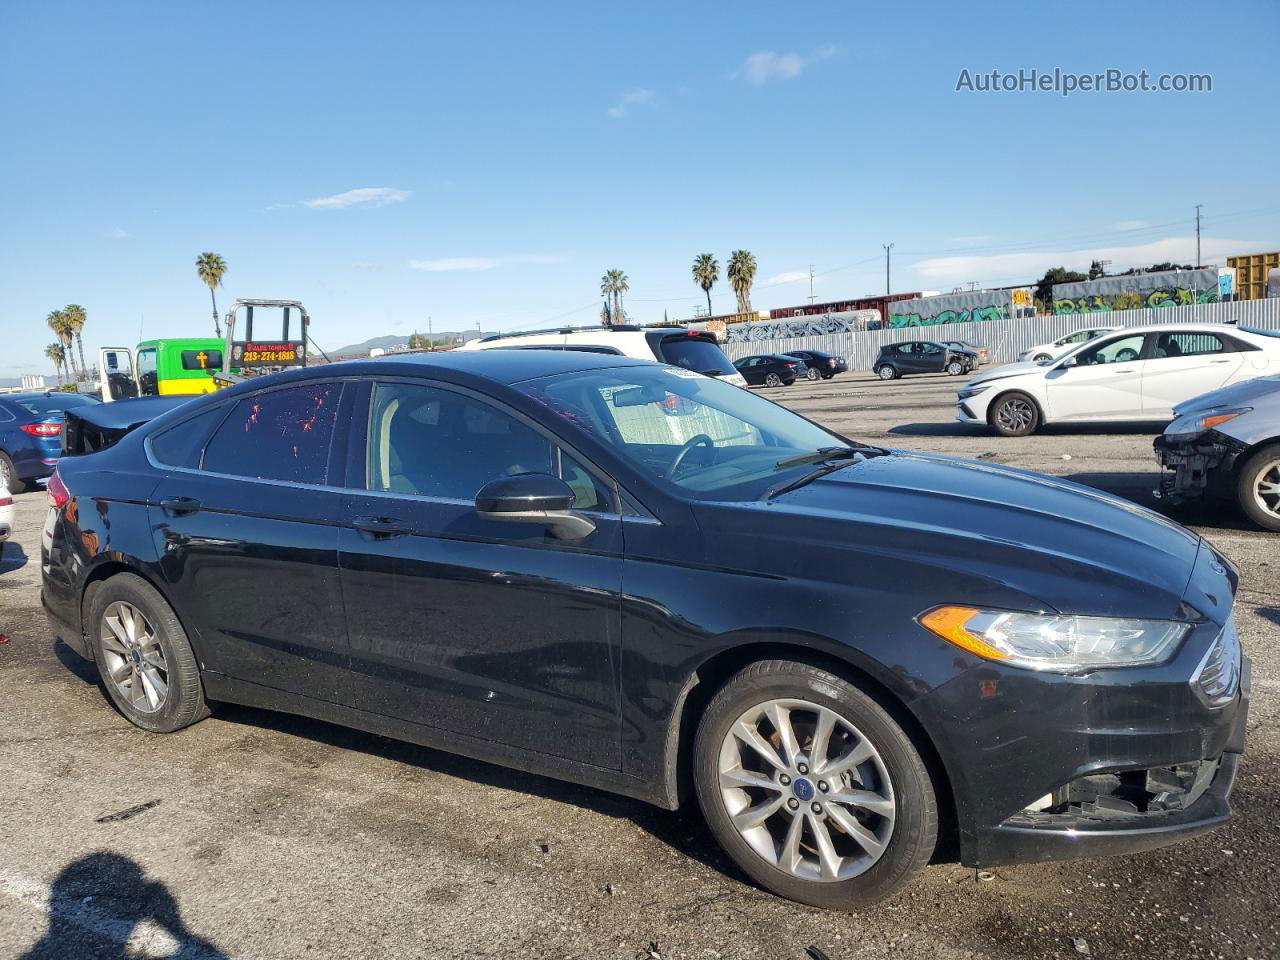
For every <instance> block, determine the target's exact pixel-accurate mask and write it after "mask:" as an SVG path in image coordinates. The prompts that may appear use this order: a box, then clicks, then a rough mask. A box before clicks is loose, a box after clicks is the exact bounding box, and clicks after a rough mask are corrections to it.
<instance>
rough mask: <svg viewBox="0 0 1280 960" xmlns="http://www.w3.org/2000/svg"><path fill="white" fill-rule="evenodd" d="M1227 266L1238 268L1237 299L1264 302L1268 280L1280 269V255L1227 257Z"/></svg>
mask: <svg viewBox="0 0 1280 960" xmlns="http://www.w3.org/2000/svg"><path fill="white" fill-rule="evenodd" d="M1227 266H1229V267H1235V268H1236V299H1237V300H1263V299H1266V296H1267V278H1268V276H1269V275H1270V272H1271V271H1272V270H1274V269H1280V253H1248V254H1244V255H1242V256H1239V257H1227Z"/></svg>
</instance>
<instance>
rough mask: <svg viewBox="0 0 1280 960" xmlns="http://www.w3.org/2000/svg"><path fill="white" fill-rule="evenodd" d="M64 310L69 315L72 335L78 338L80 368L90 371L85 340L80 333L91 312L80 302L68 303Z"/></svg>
mask: <svg viewBox="0 0 1280 960" xmlns="http://www.w3.org/2000/svg"><path fill="white" fill-rule="evenodd" d="M62 312H63V313H64V314H66V316H67V325H68V327H70V329H71V335H72V336H73V337H75V338H76V351H77V352H78V353H79V354H80V369H81V371H82V372H84V373H88V372H89V367H88V365H87V364H86V363H85V362H84V340H83V339H81V336H80V333H81V331H82V330H84V325H85V323H86V322H87V321H88V319H89V314H88V312H87V311H86V310H85V308H84V307H82V306H80V304H78V303H68V304H67V305H66V307H64V308H63V311H62Z"/></svg>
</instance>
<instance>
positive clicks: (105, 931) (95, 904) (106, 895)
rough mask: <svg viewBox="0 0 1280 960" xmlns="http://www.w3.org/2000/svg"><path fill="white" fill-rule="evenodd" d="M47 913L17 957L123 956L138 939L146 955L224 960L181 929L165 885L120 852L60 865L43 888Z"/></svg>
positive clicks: (106, 959) (103, 959) (111, 959)
mask: <svg viewBox="0 0 1280 960" xmlns="http://www.w3.org/2000/svg"><path fill="white" fill-rule="evenodd" d="M48 913H49V928H48V930H46V931H45V933H44V935H43V936H41V938H40V939H39V940H37V941H36V942H35V943H34V944H32V946H31V947H30V948H29V949H28V950H27V951H26V952H25V953H23V954H21V955H20V957H19V960H66V958H68V957H81V958H93V960H126V958H129V957H137V956H140V955H141V954H140V953H139V952H138V951H137V950H135V949H134V948H135V946H138V945H139V944H138V941H139V940H140V941H142V945H143V946H144V947H145V953H146V955H147V956H152V955H153V952H152V951H155V953H154V955H162V956H181V957H189V958H191V960H227V955H226V954H225V953H224V952H223V951H222V950H220V949H219V948H218V947H217V946H215V945H214V944H213V943H211V942H210V941H208V940H205V939H203V938H201V937H199V936H196V935H195V934H194V933H192V932H191V931H190V930H189V929H187V925H186V923H185V922H184V921H183V919H182V912H181V911H180V910H179V909H178V901H177V900H176V899H175V898H174V896H173V894H172V893H171V892H170V890H169V888H168V887H167V886H165V884H163V883H161V882H160V881H158V880H153V879H149V878H148V877H147V876H146V874H145V873H144V872H143V869H142V867H141V866H140V865H139V864H138V863H137V862H136V861H134V860H132V859H130V858H129V857H126V856H124V855H123V854H119V853H113V852H111V851H106V850H100V851H98V852H96V853H90V854H87V855H86V856H83V857H79V858H78V859H76V860H73V861H72V862H71V863H69V864H67V865H66V866H65V867H63V868H62V870H61V872H59V874H58V876H57V877H56V878H55V879H54V881H53V885H52V887H51V889H50V891H49V904H48ZM131 941H132V943H131Z"/></svg>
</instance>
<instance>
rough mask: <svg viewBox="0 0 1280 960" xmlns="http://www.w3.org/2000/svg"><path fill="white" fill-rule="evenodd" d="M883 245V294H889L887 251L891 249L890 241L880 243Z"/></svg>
mask: <svg viewBox="0 0 1280 960" xmlns="http://www.w3.org/2000/svg"><path fill="white" fill-rule="evenodd" d="M880 246H882V247H884V295H885V296H886V297H887V296H889V251H890V250H892V249H893V244H892V243H882V244H880Z"/></svg>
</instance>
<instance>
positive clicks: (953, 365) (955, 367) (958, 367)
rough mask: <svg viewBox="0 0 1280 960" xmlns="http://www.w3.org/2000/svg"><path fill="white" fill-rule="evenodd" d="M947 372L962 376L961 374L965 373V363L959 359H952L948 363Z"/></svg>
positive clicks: (951, 374)
mask: <svg viewBox="0 0 1280 960" xmlns="http://www.w3.org/2000/svg"><path fill="white" fill-rule="evenodd" d="M947 373H948V374H949V375H950V376H953V377H958V376H960V374H962V373H964V364H963V363H961V362H960V361H959V360H952V361H951V362H950V363H948V364H947Z"/></svg>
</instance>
